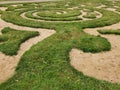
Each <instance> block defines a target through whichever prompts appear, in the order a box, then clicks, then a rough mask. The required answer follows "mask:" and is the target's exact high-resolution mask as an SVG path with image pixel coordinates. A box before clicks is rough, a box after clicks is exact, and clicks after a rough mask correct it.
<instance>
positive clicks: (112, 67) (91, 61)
mask: <svg viewBox="0 0 120 90" xmlns="http://www.w3.org/2000/svg"><path fill="white" fill-rule="evenodd" d="M99 29H120V23H118V24H114V25H111V26H106V27H103V28H91V29H89V28H88V29H85V30H84V31H85V32H86V33H89V34H92V35H101V34H99V33H98V32H97V30H99ZM101 36H102V37H105V38H107V39H108V41H109V42H110V43H111V45H112V49H111V51H108V52H101V53H96V54H92V53H84V52H82V51H81V50H77V49H72V51H71V52H70V58H71V61H70V64H71V65H72V66H73V67H74V68H75V69H77V70H78V71H81V72H83V74H85V75H87V76H90V77H94V78H96V79H100V80H106V81H109V82H113V83H120V53H119V52H120V36H119V35H101Z"/></svg>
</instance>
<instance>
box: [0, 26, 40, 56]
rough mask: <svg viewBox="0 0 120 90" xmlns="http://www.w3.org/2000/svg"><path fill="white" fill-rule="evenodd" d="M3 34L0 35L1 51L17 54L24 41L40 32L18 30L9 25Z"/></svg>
mask: <svg viewBox="0 0 120 90" xmlns="http://www.w3.org/2000/svg"><path fill="white" fill-rule="evenodd" d="M2 34H3V35H0V42H1V44H0V51H1V52H3V53H5V54H7V55H16V54H17V51H18V50H19V47H20V45H21V44H22V43H23V42H25V41H26V40H28V39H29V38H32V37H35V36H37V35H39V33H38V32H32V31H18V30H15V29H12V28H9V27H6V28H4V29H3V30H2Z"/></svg>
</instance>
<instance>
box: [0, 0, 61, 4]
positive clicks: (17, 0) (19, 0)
mask: <svg viewBox="0 0 120 90" xmlns="http://www.w3.org/2000/svg"><path fill="white" fill-rule="evenodd" d="M48 1H60V0H11V1H1V2H0V4H13V3H15V4H16V3H31V2H48Z"/></svg>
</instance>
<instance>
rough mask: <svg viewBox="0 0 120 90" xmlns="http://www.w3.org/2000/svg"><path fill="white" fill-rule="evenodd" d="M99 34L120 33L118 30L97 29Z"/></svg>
mask: <svg viewBox="0 0 120 90" xmlns="http://www.w3.org/2000/svg"><path fill="white" fill-rule="evenodd" d="M98 32H99V33H101V34H115V35H120V30H98Z"/></svg>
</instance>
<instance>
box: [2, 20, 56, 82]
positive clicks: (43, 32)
mask: <svg viewBox="0 0 120 90" xmlns="http://www.w3.org/2000/svg"><path fill="white" fill-rule="evenodd" d="M8 26H9V27H11V28H13V29H17V30H26V31H38V32H39V33H40V35H39V36H37V37H34V38H31V39H29V40H27V41H25V42H24V43H22V44H21V46H20V49H19V51H18V54H17V55H16V56H7V55H5V54H3V53H1V52H0V83H2V82H4V81H5V80H7V79H9V78H10V77H12V76H13V75H14V73H15V69H16V66H17V64H18V63H19V60H20V58H21V56H22V55H23V54H24V53H25V52H26V51H27V50H29V49H30V48H31V47H32V46H33V45H34V44H36V43H38V42H40V41H42V40H43V39H45V38H47V37H49V36H51V35H52V34H54V33H55V31H54V30H47V29H41V28H38V29H36V28H29V27H21V26H17V25H13V24H11V23H7V22H5V21H3V20H1V19H0V30H2V29H3V28H4V27H8ZM8 48H9V47H8Z"/></svg>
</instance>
